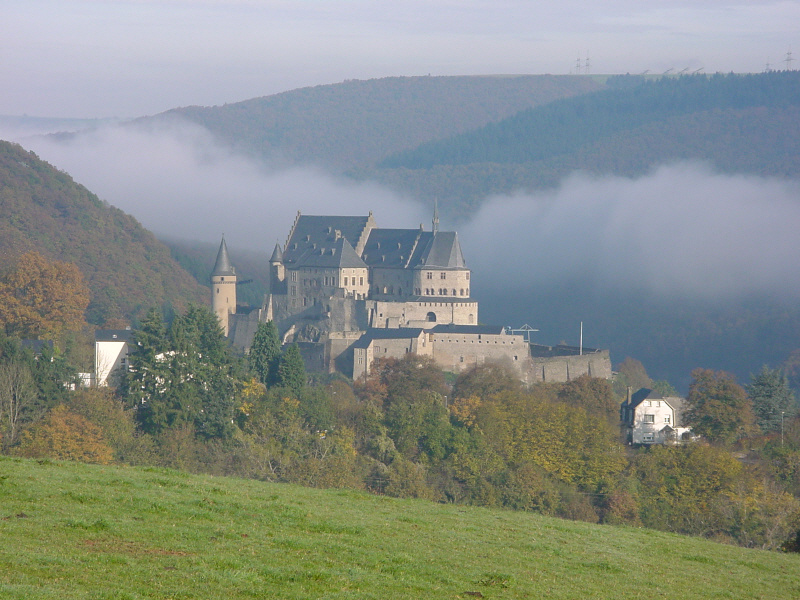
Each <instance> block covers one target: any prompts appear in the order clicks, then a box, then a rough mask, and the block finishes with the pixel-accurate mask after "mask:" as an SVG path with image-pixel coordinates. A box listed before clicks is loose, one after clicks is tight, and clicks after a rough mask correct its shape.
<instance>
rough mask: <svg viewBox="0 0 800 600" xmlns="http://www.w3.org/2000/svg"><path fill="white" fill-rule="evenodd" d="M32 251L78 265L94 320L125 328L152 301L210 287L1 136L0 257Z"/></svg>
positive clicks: (187, 298)
mask: <svg viewBox="0 0 800 600" xmlns="http://www.w3.org/2000/svg"><path fill="white" fill-rule="evenodd" d="M31 250H36V251H38V252H40V253H42V254H44V255H45V256H48V257H50V258H53V259H58V260H61V261H67V262H71V263H75V264H76V265H77V266H78V268H79V269H80V270H81V272H82V273H83V276H84V278H85V279H86V282H87V284H88V286H89V288H90V290H91V302H90V304H89V309H88V312H87V320H88V321H89V322H90V323H93V324H95V325H101V326H102V325H104V324H106V323H109V322H111V323H112V324H115V325H117V326H119V323H118V321H119V320H120V319H122V320H124V321H128V322H129V321H130V320H131V319H133V318H135V317H137V316H138V315H140V314H141V313H142V312H143V311H145V310H146V309H147V308H149V307H151V306H156V305H174V306H177V307H180V306H184V305H186V304H187V303H188V302H207V296H208V289H207V288H203V287H201V286H200V285H198V283H197V282H196V281H195V280H194V279H193V278H192V277H191V276H190V275H189V274H188V273H187V272H186V271H185V270H183V269H182V268H181V267H180V266H179V265H178V264H177V263H176V262H175V261H174V260H173V259H172V257H171V255H170V251H169V249H168V248H167V247H166V246H164V245H163V244H162V243H161V242H159V241H158V240H157V239H156V238H155V236H153V235H152V234H151V233H150V232H149V231H147V230H146V229H144V228H143V227H142V226H141V225H140V224H139V222H138V221H136V219H134V218H133V217H131V216H130V215H127V214H125V213H123V212H122V211H121V210H119V209H116V208H114V207H112V206H109V205H108V204H106V203H104V202H102V201H101V200H99V199H98V198H97V196H95V195H94V194H92V193H91V192H90V191H89V190H87V189H86V188H85V187H83V186H82V185H79V184H78V183H76V182H75V181H73V179H72V178H71V177H70V176H69V175H67V174H66V173H64V172H62V171H59V170H57V169H56V168H54V167H53V166H51V165H49V164H48V163H46V162H44V161H42V160H40V159H39V158H38V157H37V156H36V155H35V154H34V153H32V152H28V151H26V150H24V149H23V148H22V147H21V146H18V145H16V144H12V143H9V142H4V141H0V257H2V262H3V264H7V263H8V262H9V260H13V259H14V258H15V257H16V256H19V255H20V254H22V253H25V252H28V251H31Z"/></svg>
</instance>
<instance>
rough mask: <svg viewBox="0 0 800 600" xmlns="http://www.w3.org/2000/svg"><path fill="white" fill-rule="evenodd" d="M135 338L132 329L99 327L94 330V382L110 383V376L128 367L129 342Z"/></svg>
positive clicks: (101, 384) (103, 384)
mask: <svg viewBox="0 0 800 600" xmlns="http://www.w3.org/2000/svg"><path fill="white" fill-rule="evenodd" d="M132 339H133V332H132V331H131V330H130V329H98V330H97V331H95V332H94V384H95V385H97V386H106V385H108V378H109V377H110V376H111V375H112V373H114V372H115V371H116V370H117V369H127V368H128V354H129V353H130V349H129V347H128V344H129V343H130V342H131V340H132Z"/></svg>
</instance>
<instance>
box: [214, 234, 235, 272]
mask: <svg viewBox="0 0 800 600" xmlns="http://www.w3.org/2000/svg"><path fill="white" fill-rule="evenodd" d="M211 276H212V277H220V276H226V277H227V276H230V277H235V276H236V269H234V268H233V265H231V260H230V258H228V246H227V245H226V244H225V238H224V237H223V238H222V242H221V243H220V245H219V252H217V262H216V263H215V264H214V270H213V271H212V272H211Z"/></svg>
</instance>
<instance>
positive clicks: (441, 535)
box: [0, 458, 800, 600]
mask: <svg viewBox="0 0 800 600" xmlns="http://www.w3.org/2000/svg"><path fill="white" fill-rule="evenodd" d="M0 473H2V476H1V477H0V493H1V494H0V518H2V521H0V528H1V529H2V533H3V540H4V542H5V543H4V544H3V545H2V548H0V595H2V597H3V598H9V599H22V598H24V599H26V600H28V599H32V598H35V599H39V598H41V599H45V598H47V599H50V598H52V599H55V598H58V599H73V598H112V597H113V598H209V599H212V598H225V599H226V600H228V599H231V600H236V599H237V598H254V597H257V598H281V599H291V598H298V599H299V598H302V599H307V598H376V599H377V598H380V599H391V598H414V599H418V598H434V597H435V598H469V597H478V598H544V597H547V598H554V599H557V598H595V599H599V600H602V599H605V598H608V599H612V598H613V599H614V600H618V599H621V600H625V599H638V598H644V597H648V598H651V597H671V598H695V599H698V600H703V599H705V598H709V599H710V598H720V597H725V598H737V599H740V600H741V599H756V598H759V599H760V598H770V599H771V600H781V599H783V598H786V599H788V598H796V597H797V596H798V594H800V580H798V577H797V573H798V569H800V558H799V557H798V556H797V555H790V554H779V553H770V552H764V551H757V550H746V549H742V548H738V547H733V546H726V545H722V544H716V543H713V542H709V541H706V540H701V539H697V538H687V537H681V536H677V535H672V534H667V533H661V532H655V531H645V530H639V529H633V528H624V527H611V526H597V525H589V524H586V523H580V522H573V521H562V520H558V519H552V518H545V517H541V516H537V515H534V514H531V513H524V512H512V511H494V510H486V509H479V508H471V507H463V506H458V507H456V506H452V505H443V504H435V503H430V502H425V501H419V500H396V499H391V498H386V497H382V496H370V495H367V494H363V493H358V492H353V491H346V490H314V489H308V488H300V487H295V486H290V485H278V484H269V483H263V482H257V481H244V480H234V479H226V478H219V477H216V478H215V477H209V476H191V475H187V474H185V473H180V472H174V471H168V470H165V469H154V468H118V467H94V466H87V465H81V464H77V463H58V462H51V461H47V460H44V461H31V460H23V459H10V458H0Z"/></svg>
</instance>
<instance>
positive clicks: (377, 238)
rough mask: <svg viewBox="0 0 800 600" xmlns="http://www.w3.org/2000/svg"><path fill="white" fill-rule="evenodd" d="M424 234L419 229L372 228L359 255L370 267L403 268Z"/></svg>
mask: <svg viewBox="0 0 800 600" xmlns="http://www.w3.org/2000/svg"><path fill="white" fill-rule="evenodd" d="M426 235H427V237H430V235H431V234H430V232H428V233H427V234H426V232H424V231H422V230H421V229H373V230H372V231H371V232H370V234H369V238H368V239H367V243H366V245H365V246H364V252H363V253H362V254H361V257H362V258H363V259H364V262H365V263H367V264H368V265H369V266H370V267H390V268H391V267H393V268H400V269H402V268H405V267H407V266H408V265H409V264H410V263H411V260H412V255H414V253H415V251H416V250H417V247H418V246H419V242H420V238H425V237H426ZM417 255H419V252H417Z"/></svg>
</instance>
